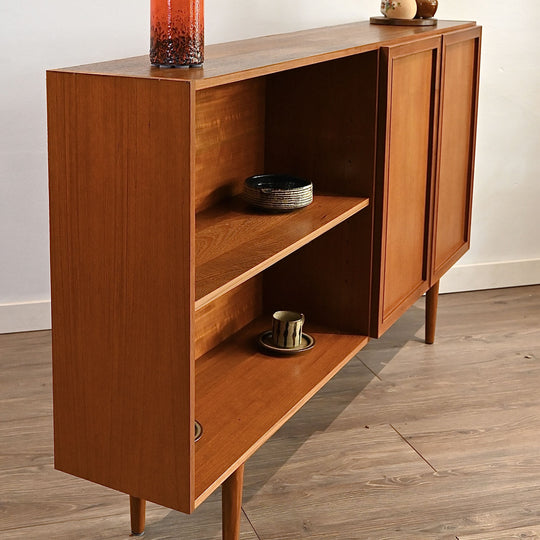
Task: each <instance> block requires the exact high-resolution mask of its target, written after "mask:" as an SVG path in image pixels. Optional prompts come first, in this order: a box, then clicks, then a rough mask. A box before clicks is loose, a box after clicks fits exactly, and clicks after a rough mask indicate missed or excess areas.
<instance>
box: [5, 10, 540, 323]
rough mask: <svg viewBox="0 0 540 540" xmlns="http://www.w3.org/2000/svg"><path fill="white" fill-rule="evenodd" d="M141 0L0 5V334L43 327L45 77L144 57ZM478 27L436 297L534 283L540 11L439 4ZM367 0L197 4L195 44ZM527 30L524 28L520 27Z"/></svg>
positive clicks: (298, 21)
mask: <svg viewBox="0 0 540 540" xmlns="http://www.w3.org/2000/svg"><path fill="white" fill-rule="evenodd" d="M149 3H150V1H149V0H114V1H111V0H94V1H93V2H80V1H73V0H48V1H47V2H44V1H43V0H19V1H18V2H8V1H7V0H2V2H1V3H0V65H1V66H2V70H1V72H0V88H1V92H2V99H1V100H0V113H1V114H0V333H1V332H12V331H18V330H31V329H38V328H47V327H48V326H49V324H50V319H49V315H48V310H49V298H50V291H49V273H48V221H47V155H46V113H45V70H46V69H48V68H56V67H62V66H70V65H77V64H84V63H89V62H95V61H100V60H107V59H113V58H122V57H126V56H137V55H141V54H147V52H148V41H149V30H148V27H149ZM440 4H441V5H440V8H439V11H438V13H437V16H438V17H440V18H446V19H462V20H463V19H466V20H477V21H478V22H479V23H481V24H482V25H483V26H484V41H483V56H482V80H481V96H480V113H479V127H478V145H477V167H476V189H475V205H474V209H473V212H474V213H473V236H472V249H471V251H470V252H469V253H468V254H467V255H466V256H465V257H464V258H463V259H462V261H460V263H459V265H458V267H457V268H456V269H454V270H452V271H451V272H450V273H449V275H448V277H447V278H445V282H444V283H443V285H442V288H443V290H467V289H474V288H488V287H499V286H511V285H519V284H526V283H540V226H539V225H538V219H537V215H536V213H537V210H536V208H537V206H538V203H539V202H540V187H539V186H540V183H539V181H538V178H539V176H540V175H539V172H540V171H539V166H538V163H539V160H538V157H537V156H536V155H534V152H536V153H538V152H539V151H540V130H539V129H538V127H537V126H538V121H539V118H538V117H539V112H540V106H539V105H538V100H537V96H538V92H539V91H540V84H539V83H540V81H539V77H540V70H539V69H538V60H537V55H536V54H535V50H536V45H537V40H536V39H535V33H536V32H535V30H536V28H535V26H536V24H537V23H536V22H537V21H538V20H539V17H540V3H538V2H533V3H530V5H529V6H528V8H527V17H526V18H525V17H523V16H522V17H520V18H519V22H518V23H516V22H515V21H516V20H517V15H518V12H519V11H520V8H518V7H517V6H515V3H514V2H508V1H507V0H491V1H490V2H486V1H480V0H440ZM378 7H379V0H272V1H269V0H206V6H205V13H206V41H207V43H217V42H221V41H231V40H235V39H242V38H247V37H252V36H258V35H266V34H273V33H280V32H288V31H294V30H299V29H304V28H311V27H317V26H327V25H332V24H339V23H347V22H351V21H355V20H365V19H368V18H369V16H370V15H376V14H378ZM528 21H530V22H528Z"/></svg>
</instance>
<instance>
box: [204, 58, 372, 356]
mask: <svg viewBox="0 0 540 540" xmlns="http://www.w3.org/2000/svg"><path fill="white" fill-rule="evenodd" d="M377 69H378V53H377V52H376V51H371V52H368V53H364V54H360V55H356V56H351V57H347V58H342V59H338V60H334V61H330V62H325V63H321V64H315V65H312V66H308V67H302V68H297V69H291V70H288V71H284V72H280V73H276V74H272V75H267V76H263V77H258V78H254V79H248V80H244V81H239V82H235V83H231V84H226V85H222V86H217V87H211V88H206V89H203V90H199V91H198V92H197V93H196V102H195V119H196V122H195V125H196V129H195V144H194V147H195V175H194V190H195V197H194V198H195V211H196V223H197V233H196V238H195V249H196V254H197V255H196V259H197V265H196V270H195V281H196V303H195V311H196V314H195V325H194V328H195V340H194V341H195V357H196V358H197V357H199V356H200V355H202V354H204V353H205V352H207V351H208V350H209V349H210V348H212V347H213V346H216V345H218V344H219V343H220V342H221V341H222V340H224V339H226V338H227V337H229V336H230V335H232V334H233V333H235V332H237V331H238V330H239V329H241V328H242V327H243V326H245V325H246V324H248V323H250V322H251V321H252V320H254V319H256V318H257V317H260V316H261V315H262V314H263V313H270V312H271V311H272V310H274V309H277V308H280V309H287V306H288V308H291V309H293V308H294V309H298V310H300V311H308V312H309V313H306V317H307V319H308V320H309V321H312V322H313V323H316V324H321V325H324V326H328V327H329V328H333V329H334V330H335V331H340V330H341V331H351V332H356V333H362V334H367V333H368V313H369V283H370V280H369V266H370V257H371V236H370V230H371V227H370V221H371V216H372V214H371V209H370V208H367V209H365V210H363V211H361V212H359V210H361V209H362V208H364V206H365V205H366V204H367V201H364V202H362V201H363V200H365V199H370V198H371V197H372V196H373V190H374V187H373V178H374V161H375V156H374V152H375V137H376V102H377V83H376V81H377ZM271 172H277V173H287V174H292V175H295V176H300V177H305V178H308V179H310V180H312V181H313V183H314V194H315V201H314V203H313V205H311V206H312V207H308V208H306V209H303V210H301V211H299V212H293V213H290V214H282V215H271V214H265V213H262V212H258V211H256V210H252V209H249V208H248V207H246V206H245V205H244V203H243V202H242V201H241V200H240V198H239V197H238V195H239V194H240V193H241V191H242V186H243V182H244V180H245V178H247V177H248V176H251V175H254V174H262V173H271ZM357 212H359V213H358V214H356V213H357ZM353 215H354V217H352V216H353ZM290 225H293V226H292V227H291V226H290ZM334 227H335V229H334ZM291 229H296V230H297V234H298V236H299V237H298V238H292V237H291V238H289V239H288V238H286V236H287V234H288V233H287V232H286V231H287V230H291ZM265 242H266V243H267V246H265V245H264V244H265ZM281 244H282V245H281ZM350 246H354V248H353V249H350ZM266 248H267V253H265V249H266ZM254 251H256V252H257V253H254ZM243 260H245V263H243ZM242 264H245V266H246V268H242ZM221 268H223V270H221ZM327 275H332V276H334V279H332V280H328V279H327V278H326V277H325V276H327ZM363 278H367V279H363ZM314 291H318V292H317V294H315V293H314ZM321 291H323V292H321ZM339 306H341V307H339ZM343 306H346V307H347V309H343ZM210 321H212V322H210ZM212 324H214V325H215V324H217V325H218V326H219V331H218V332H214V331H213V330H211V325H212Z"/></svg>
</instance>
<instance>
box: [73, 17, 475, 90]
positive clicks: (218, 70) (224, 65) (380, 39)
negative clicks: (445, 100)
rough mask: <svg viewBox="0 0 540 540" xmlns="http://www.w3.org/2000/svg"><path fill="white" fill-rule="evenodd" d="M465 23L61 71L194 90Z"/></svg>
mask: <svg viewBox="0 0 540 540" xmlns="http://www.w3.org/2000/svg"><path fill="white" fill-rule="evenodd" d="M471 26H474V23H473V22H467V21H441V20H439V21H438V22H437V26H435V27H423V28H407V27H392V28H389V27H383V26H376V25H370V24H369V22H367V21H362V22H356V23H350V24H343V25H339V26H330V27H326V28H315V29H311V30H302V31H299V32H292V33H290V34H278V35H272V36H265V37H262V38H255V39H247V40H242V41H233V42H229V43H221V44H218V45H209V46H207V47H205V62H204V67H203V68H202V69H190V70H181V69H166V70H163V69H159V68H154V67H151V66H150V64H149V60H148V56H139V57H135V58H128V59H124V60H115V61H112V62H102V63H98V64H91V65H86V66H77V67H73V68H68V69H67V71H72V72H77V73H97V74H102V75H113V76H122V77H136V78H155V79H167V80H170V79H172V80H180V81H191V82H193V83H194V84H195V85H196V87H197V88H205V87H209V86H217V85H221V84H226V83H230V82H234V81H239V80H244V79H248V78H253V77H258V76H261V75H267V74H269V73H276V72H279V71H284V70H287V69H294V68H297V67H303V66H308V65H311V64H315V63H319V62H325V61H328V60H335V59H337V58H343V57H345V56H352V55H354V54H360V53H363V52H369V51H374V50H377V49H378V48H379V47H380V46H390V45H396V44H398V43H402V42H407V41H410V40H414V39H416V38H418V37H420V38H427V37H429V36H434V35H440V34H443V33H445V32H449V31H453V30H458V29H460V28H467V27H471Z"/></svg>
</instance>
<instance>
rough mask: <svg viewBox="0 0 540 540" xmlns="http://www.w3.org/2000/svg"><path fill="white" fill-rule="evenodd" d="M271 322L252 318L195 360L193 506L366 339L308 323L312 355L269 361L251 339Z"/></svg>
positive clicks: (254, 338) (246, 456)
mask: <svg viewBox="0 0 540 540" xmlns="http://www.w3.org/2000/svg"><path fill="white" fill-rule="evenodd" d="M270 320H271V317H270V316H265V317H261V318H259V319H257V320H255V321H254V322H252V323H251V324H249V325H248V326H246V327H245V328H244V329H242V330H241V331H239V332H238V333H236V334H235V335H234V336H232V338H231V339H229V340H227V341H226V342H224V343H223V344H221V345H220V346H218V347H216V348H215V349H213V350H212V351H210V352H209V353H207V354H206V355H204V356H203V357H201V358H200V359H199V360H197V362H196V371H195V417H196V419H197V420H198V421H199V422H200V423H201V424H202V426H203V436H202V438H201V439H200V440H199V441H198V442H197V443H196V444H195V506H198V505H199V504H200V503H201V502H203V501H204V499H206V497H207V496H208V495H210V493H212V491H213V490H214V489H215V488H216V487H217V486H218V485H219V484H221V483H222V482H223V481H224V480H225V479H226V478H227V477H228V476H229V474H231V473H232V472H233V471H234V470H235V469H236V468H237V467H238V466H239V465H241V464H242V463H244V462H245V460H246V459H247V458H248V457H249V456H251V455H252V454H253V453H254V452H255V451H256V450H257V448H259V447H260V446H261V445H262V444H263V443H264V442H265V441H266V440H268V439H269V438H270V436H271V435H272V434H273V433H275V432H276V431H277V430H278V429H279V428H280V427H281V426H282V425H283V424H284V423H285V421H286V420H288V419H289V418H290V417H291V416H292V415H293V414H294V413H295V412H296V411H298V409H300V407H301V406H302V405H303V404H304V403H305V402H306V401H308V400H309V398H311V397H312V396H313V395H314V394H315V393H316V392H317V391H318V390H319V389H320V388H321V387H322V386H323V385H324V384H325V383H326V382H327V381H329V380H330V379H331V378H332V377H333V376H334V375H335V374H336V373H337V372H338V371H339V370H340V369H341V368H342V367H343V366H344V365H345V364H346V363H347V362H348V361H349V360H350V359H351V358H352V357H353V356H354V355H355V354H356V353H357V352H358V351H359V350H360V349H362V348H363V347H364V346H365V344H366V343H367V341H368V338H367V337H366V336H360V335H350V334H336V333H333V332H331V331H330V330H328V329H324V328H317V329H316V330H317V331H315V330H314V329H313V327H311V328H310V327H309V325H307V328H306V331H307V332H308V333H309V334H311V335H312V336H313V337H314V338H315V341H316V344H315V347H314V348H313V349H312V350H311V351H307V352H305V353H302V354H299V355H293V356H283V357H277V356H268V355H266V354H263V353H261V352H259V350H258V349H257V336H258V335H259V333H260V332H262V331H264V330H266V329H267V328H268V326H269V321H270ZM261 381H264V384H260V383H261Z"/></svg>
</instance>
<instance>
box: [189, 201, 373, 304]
mask: <svg viewBox="0 0 540 540" xmlns="http://www.w3.org/2000/svg"><path fill="white" fill-rule="evenodd" d="M368 204H369V199H365V198H362V197H342V196H339V195H316V196H315V197H314V198H313V203H311V204H310V205H309V206H307V207H305V208H302V209H300V210H296V211H294V212H288V213H284V214H273V213H267V212H258V211H256V210H254V209H252V208H250V207H249V206H247V205H246V204H245V203H244V202H242V201H241V199H240V198H238V197H237V198H235V199H233V201H232V202H229V204H227V205H221V206H217V207H212V208H210V209H208V210H205V211H203V212H200V213H199V214H197V218H196V234H195V252H196V255H195V260H196V269H195V298H196V300H195V309H196V310H197V309H200V308H201V307H203V306H205V305H206V304H208V303H209V302H211V301H212V300H214V299H215V298H217V297H219V296H221V295H222V294H223V293H225V292H227V291H230V290H231V289H233V288H234V287H236V286H238V285H240V284H241V283H243V282H244V281H247V280H248V279H249V278H251V277H253V276H255V275H256V274H258V273H259V272H261V271H262V270H264V269H265V268H268V267H269V266H271V265H272V264H274V263H276V262H277V261H279V260H281V259H283V258H284V257H286V256H287V255H289V254H290V253H292V252H293V251H296V250H297V249H299V248H301V247H302V246H304V245H306V244H307V243H308V242H310V241H311V240H313V239H314V238H317V237H318V236H320V235H321V234H323V233H325V232H326V231H328V230H330V229H331V228H333V227H335V226H336V225H339V224H340V223H342V222H343V221H345V220H346V219H348V218H349V217H351V216H352V215H354V214H356V213H357V212H359V211H360V210H362V209H363V208H365V207H366V206H368Z"/></svg>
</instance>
